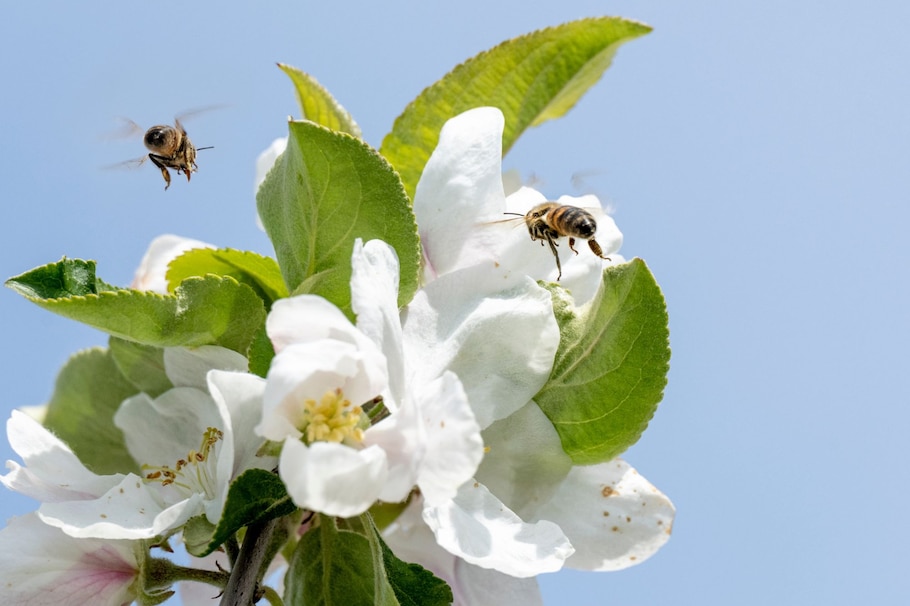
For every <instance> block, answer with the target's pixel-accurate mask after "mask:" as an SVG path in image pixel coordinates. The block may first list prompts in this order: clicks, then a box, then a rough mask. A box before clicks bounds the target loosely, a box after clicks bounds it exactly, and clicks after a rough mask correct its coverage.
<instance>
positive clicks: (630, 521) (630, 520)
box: [626, 516, 632, 524]
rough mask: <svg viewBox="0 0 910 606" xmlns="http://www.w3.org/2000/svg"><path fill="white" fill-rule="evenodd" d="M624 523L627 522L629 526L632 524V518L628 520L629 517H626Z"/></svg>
mask: <svg viewBox="0 0 910 606" xmlns="http://www.w3.org/2000/svg"><path fill="white" fill-rule="evenodd" d="M626 522H629V523H630V524H631V523H632V518H630V517H629V516H626Z"/></svg>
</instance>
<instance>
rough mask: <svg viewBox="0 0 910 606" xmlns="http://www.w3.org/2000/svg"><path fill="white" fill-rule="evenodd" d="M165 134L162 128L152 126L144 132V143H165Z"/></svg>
mask: <svg viewBox="0 0 910 606" xmlns="http://www.w3.org/2000/svg"><path fill="white" fill-rule="evenodd" d="M166 139H167V134H166V133H165V131H164V129H163V128H158V127H152V128H150V129H148V132H146V133H145V145H146V146H147V147H158V146H160V145H163V144H164V143H165V140H166Z"/></svg>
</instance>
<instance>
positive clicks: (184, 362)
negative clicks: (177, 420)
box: [164, 345, 249, 391]
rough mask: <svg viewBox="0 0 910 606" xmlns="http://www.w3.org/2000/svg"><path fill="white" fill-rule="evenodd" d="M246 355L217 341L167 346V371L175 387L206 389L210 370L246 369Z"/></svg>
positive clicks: (165, 370)
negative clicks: (189, 345) (213, 343)
mask: <svg viewBox="0 0 910 606" xmlns="http://www.w3.org/2000/svg"><path fill="white" fill-rule="evenodd" d="M248 367H249V363H248V362H247V359H246V358H245V357H244V356H242V355H241V354H239V353H237V352H236V351H232V350H230V349H227V348H226V347H219V346H217V345H203V346H202V347H192V348H191V347H166V348H165V349H164V372H165V373H166V374H167V378H168V379H170V380H171V383H173V385H174V387H195V388H196V389H201V390H203V391H205V390H206V389H207V387H208V385H207V383H206V380H205V375H206V374H208V372H209V371H210V370H216V369H217V370H234V371H237V372H246V370H247V368H248Z"/></svg>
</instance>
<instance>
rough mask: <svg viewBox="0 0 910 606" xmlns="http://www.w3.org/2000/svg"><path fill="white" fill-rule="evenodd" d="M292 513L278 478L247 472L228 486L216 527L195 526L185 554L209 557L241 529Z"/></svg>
mask: <svg viewBox="0 0 910 606" xmlns="http://www.w3.org/2000/svg"><path fill="white" fill-rule="evenodd" d="M295 509H297V506H296V505H294V503H293V502H292V501H291V499H290V497H289V496H288V493H287V491H286V490H285V488H284V483H283V482H282V481H281V478H279V477H278V476H277V475H275V474H273V473H271V472H269V471H265V470H264V469H248V470H246V471H244V472H243V473H242V474H240V476H238V477H237V478H236V479H235V480H234V481H233V482H231V487H230V489H229V490H228V496H227V500H226V501H225V504H224V513H223V514H222V516H221V520H220V521H219V522H218V527H217V528H215V527H213V526H212V525H211V524H208V522H207V521H206V522H205V523H202V522H201V521H200V522H197V523H195V525H194V527H193V532H192V534H191V536H189V537H187V550H189V551H190V553H192V554H193V555H195V556H198V557H202V556H205V555H208V554H210V553H211V552H212V551H214V550H215V549H216V548H217V547H218V546H219V545H221V544H222V543H224V542H225V541H226V540H227V539H228V537H230V536H231V535H233V534H234V533H235V532H237V531H238V530H240V529H241V528H243V527H244V526H249V525H250V524H253V523H255V522H266V521H268V520H271V519H273V518H280V517H283V516H286V515H289V514H291V513H292V512H293V511H294V510H295Z"/></svg>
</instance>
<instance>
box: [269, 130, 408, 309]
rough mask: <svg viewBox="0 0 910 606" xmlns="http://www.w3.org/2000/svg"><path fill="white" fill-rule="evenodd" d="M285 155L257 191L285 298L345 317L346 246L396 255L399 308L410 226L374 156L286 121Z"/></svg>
mask: <svg viewBox="0 0 910 606" xmlns="http://www.w3.org/2000/svg"><path fill="white" fill-rule="evenodd" d="M289 129H290V135H289V139H288V147H287V150H286V151H285V152H284V153H283V154H282V155H281V157H280V158H279V159H278V161H277V163H276V164H275V167H274V168H273V169H272V170H271V171H270V172H269V174H268V176H267V177H266V180H265V182H263V184H262V186H261V187H260V188H259V194H258V195H257V203H258V207H259V216H260V217H261V218H262V222H263V224H264V225H265V229H266V232H267V233H268V235H269V237H270V238H271V240H272V244H273V245H274V247H275V253H276V256H277V258H278V264H279V265H280V266H281V272H282V274H283V276H284V281H285V283H286V284H287V286H288V290H290V291H291V292H292V293H293V294H299V293H313V294H318V295H322V296H323V297H325V298H326V299H328V300H329V301H331V302H332V303H334V304H335V305H337V306H338V307H340V308H341V309H342V310H344V311H345V312H346V313H348V314H349V315H350V313H351V311H350V301H351V291H350V279H351V253H352V252H353V249H354V241H355V239H357V238H361V239H362V240H363V242H364V243H366V242H367V241H369V240H372V239H374V238H379V239H381V240H384V241H385V242H387V243H388V244H390V245H391V246H392V247H393V248H394V249H395V251H396V252H397V253H398V261H399V264H400V266H401V284H400V288H399V303H400V304H401V305H404V304H405V303H407V302H408V301H410V299H411V297H412V296H413V294H414V292H415V291H416V289H417V278H418V269H419V263H420V245H419V240H418V237H417V225H416V223H415V219H414V215H413V213H412V212H411V209H410V204H409V202H408V199H407V196H405V193H404V189H403V188H402V186H401V182H400V181H399V179H398V175H397V174H396V173H395V171H394V170H392V168H391V167H390V166H389V165H388V163H387V162H386V161H385V160H384V159H383V158H382V157H381V156H380V155H379V154H378V153H376V151H375V150H373V149H371V148H370V147H368V146H367V145H365V144H364V143H363V142H361V141H359V140H357V139H355V138H353V137H351V136H350V135H346V134H343V133H338V132H334V131H331V130H328V129H326V128H324V127H322V126H319V125H317V124H313V123H312V122H291V123H290V124H289Z"/></svg>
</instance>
